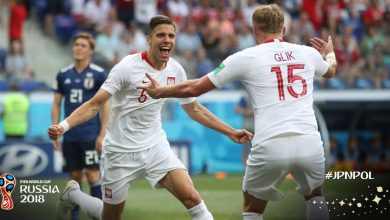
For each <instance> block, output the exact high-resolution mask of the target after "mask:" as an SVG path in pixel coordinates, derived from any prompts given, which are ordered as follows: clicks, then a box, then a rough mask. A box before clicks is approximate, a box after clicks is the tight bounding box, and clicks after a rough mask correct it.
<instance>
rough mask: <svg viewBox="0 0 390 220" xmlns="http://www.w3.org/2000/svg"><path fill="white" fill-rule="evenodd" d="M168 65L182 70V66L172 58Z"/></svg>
mask: <svg viewBox="0 0 390 220" xmlns="http://www.w3.org/2000/svg"><path fill="white" fill-rule="evenodd" d="M168 65H171V66H173V67H176V68H183V66H182V65H181V64H180V63H179V61H177V60H175V59H174V58H173V57H170V58H169V61H168Z"/></svg>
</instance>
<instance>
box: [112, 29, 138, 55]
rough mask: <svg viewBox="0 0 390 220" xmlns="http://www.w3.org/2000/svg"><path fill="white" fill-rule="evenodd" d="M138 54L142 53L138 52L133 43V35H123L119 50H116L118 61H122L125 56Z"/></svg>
mask: <svg viewBox="0 0 390 220" xmlns="http://www.w3.org/2000/svg"><path fill="white" fill-rule="evenodd" d="M138 52H142V51H139V50H138V48H137V45H136V44H135V43H134V36H133V34H132V33H130V32H128V31H126V32H125V33H123V34H122V37H121V42H120V46H119V50H118V53H119V55H118V56H119V59H122V58H123V57H125V56H127V55H130V54H134V53H138Z"/></svg>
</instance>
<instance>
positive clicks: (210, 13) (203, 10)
mask: <svg viewBox="0 0 390 220" xmlns="http://www.w3.org/2000/svg"><path fill="white" fill-rule="evenodd" d="M216 13H217V12H216V10H215V9H214V8H213V7H211V2H210V0H200V1H199V3H198V4H197V5H196V6H195V7H193V8H192V10H191V12H190V16H191V18H192V19H194V20H195V21H196V22H199V23H200V22H204V21H205V20H209V19H211V18H215V17H216Z"/></svg>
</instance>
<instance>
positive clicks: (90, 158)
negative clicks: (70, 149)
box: [85, 150, 99, 165]
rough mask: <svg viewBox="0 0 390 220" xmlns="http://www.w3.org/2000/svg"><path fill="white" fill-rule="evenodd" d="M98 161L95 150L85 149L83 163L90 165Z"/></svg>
mask: <svg viewBox="0 0 390 220" xmlns="http://www.w3.org/2000/svg"><path fill="white" fill-rule="evenodd" d="M98 162H99V157H98V154H97V152H96V151H94V150H88V151H85V164H86V165H92V164H97V163H98Z"/></svg>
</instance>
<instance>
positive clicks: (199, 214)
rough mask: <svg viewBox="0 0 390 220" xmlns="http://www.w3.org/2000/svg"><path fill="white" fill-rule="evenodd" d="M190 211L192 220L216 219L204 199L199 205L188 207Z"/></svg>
mask: <svg viewBox="0 0 390 220" xmlns="http://www.w3.org/2000/svg"><path fill="white" fill-rule="evenodd" d="M188 213H190V215H191V219H192V220H214V218H213V215H211V213H210V212H209V210H207V207H206V205H205V204H204V202H203V200H202V202H200V203H199V204H198V205H196V206H194V207H192V208H190V209H188Z"/></svg>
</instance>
